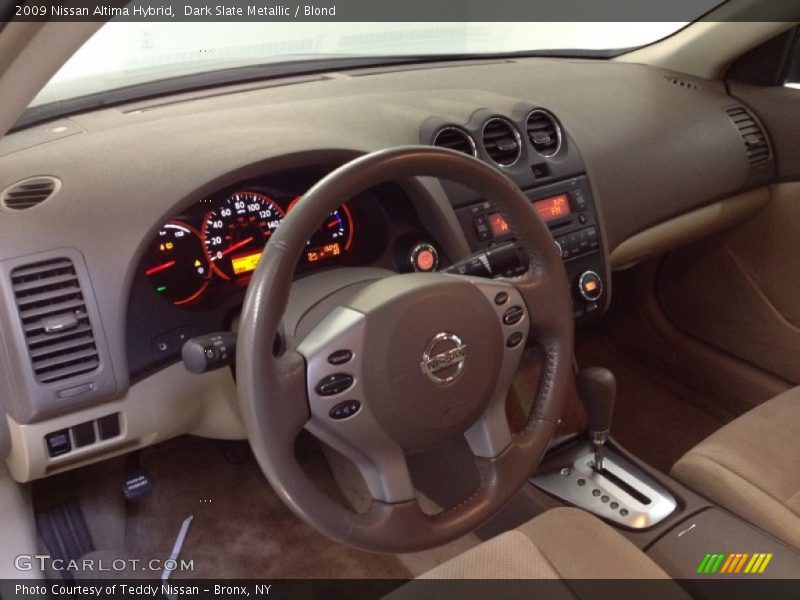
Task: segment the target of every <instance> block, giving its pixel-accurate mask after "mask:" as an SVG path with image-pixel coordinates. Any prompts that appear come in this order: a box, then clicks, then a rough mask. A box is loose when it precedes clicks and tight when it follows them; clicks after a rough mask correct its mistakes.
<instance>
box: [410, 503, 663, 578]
mask: <svg viewBox="0 0 800 600" xmlns="http://www.w3.org/2000/svg"><path fill="white" fill-rule="evenodd" d="M419 579H666V580H668V579H669V576H668V575H667V574H666V573H665V572H664V571H663V570H662V569H661V568H660V567H659V566H658V565H656V563H654V562H653V561H652V560H650V559H649V558H648V557H647V555H645V554H644V552H642V551H641V550H639V548H637V547H636V546H634V545H633V544H632V543H631V542H629V541H628V540H627V539H625V538H624V537H622V535H621V534H619V533H617V532H616V531H615V530H614V529H612V528H611V527H610V526H608V525H606V524H605V523H603V522H602V521H600V520H599V519H597V518H596V517H593V516H591V515H590V514H588V513H586V512H584V511H582V510H578V509H576V508H556V509H553V510H549V511H547V512H545V513H544V514H542V515H540V516H538V517H536V518H535V519H533V520H531V521H528V522H527V523H525V524H524V525H522V526H521V527H519V528H518V529H514V530H512V531H508V532H506V533H503V534H501V535H499V536H497V537H495V538H492V539H491V540H489V541H487V542H484V543H482V544H480V545H479V546H476V547H475V548H472V549H471V550H468V551H467V552H465V553H463V554H461V555H459V556H457V557H455V558H453V559H451V560H449V561H448V562H446V563H444V564H441V565H439V566H438V567H436V568H435V569H433V570H432V571H429V572H428V573H426V574H424V575H422V576H421V577H420V578H419ZM675 589H676V590H677V589H679V588H677V587H676V588H675Z"/></svg>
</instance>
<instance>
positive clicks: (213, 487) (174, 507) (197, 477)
mask: <svg viewBox="0 0 800 600" xmlns="http://www.w3.org/2000/svg"><path fill="white" fill-rule="evenodd" d="M141 464H142V467H143V468H144V469H146V470H147V471H148V472H149V473H150V475H151V476H152V478H153V481H154V483H155V488H154V490H153V492H152V493H151V494H150V495H148V496H146V497H145V498H143V499H141V500H140V501H139V502H137V503H135V504H132V505H130V507H129V509H128V514H127V518H126V526H127V530H126V535H125V540H126V550H127V552H128V553H130V554H131V555H132V556H133V557H134V558H143V559H145V558H153V557H168V556H169V555H170V552H171V550H172V544H173V542H174V540H175V538H176V536H177V534H178V531H179V529H180V525H181V522H182V521H183V520H184V519H185V518H186V517H187V516H189V515H190V514H191V515H194V520H193V522H192V525H191V528H190V530H189V534H188V536H187V538H186V543H185V545H184V547H183V550H182V552H181V555H180V556H181V558H184V559H192V560H194V571H193V572H183V573H180V572H177V571H176V572H175V573H174V574H173V576H172V577H173V578H176V579H177V578H203V577H207V578H215V579H216V578H326V579H327V578H364V577H366V578H408V577H409V576H410V574H409V572H408V570H407V569H406V568H405V567H404V566H403V565H402V563H401V562H400V561H399V560H398V559H397V558H396V557H394V556H386V555H378V554H370V553H366V552H360V551H358V550H354V549H351V548H348V547H346V546H343V545H340V544H337V543H335V542H333V541H331V540H329V539H328V538H326V537H325V536H323V535H322V534H320V533H318V532H317V531H315V530H314V529H313V528H311V527H310V526H308V525H307V524H306V523H304V522H302V521H301V520H300V519H298V518H297V517H295V516H294V514H293V513H291V511H290V510H289V509H288V508H287V507H286V506H285V505H284V504H283V502H282V501H281V500H280V499H279V498H278V496H277V495H276V494H275V493H274V492H273V490H272V489H271V487H270V486H269V485H268V483H267V482H266V480H265V479H264V476H263V474H262V473H261V470H260V468H259V467H258V464H257V463H256V462H255V460H253V459H252V458H250V459H249V460H245V461H243V462H241V463H240V464H231V463H230V462H229V461H227V460H225V458H224V457H223V454H222V452H221V451H220V448H219V444H218V443H216V442H213V441H209V440H202V439H197V438H181V439H179V440H175V441H173V442H168V443H166V444H162V445H160V446H157V447H155V448H151V449H148V450H146V451H143V452H142V456H141Z"/></svg>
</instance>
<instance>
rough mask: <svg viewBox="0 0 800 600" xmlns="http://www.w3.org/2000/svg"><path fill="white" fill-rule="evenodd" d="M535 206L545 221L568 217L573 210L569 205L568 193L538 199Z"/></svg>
mask: <svg viewBox="0 0 800 600" xmlns="http://www.w3.org/2000/svg"><path fill="white" fill-rule="evenodd" d="M533 208H534V209H536V212H537V213H539V216H540V217H541V218H542V220H543V221H545V222H547V221H553V220H555V219H559V218H561V217H566V216H567V215H568V214H570V213H571V212H572V211H571V209H570V207H569V198H568V196H567V195H566V194H559V195H558V196H553V197H552V198H545V199H544V200H537V201H536V202H534V203H533Z"/></svg>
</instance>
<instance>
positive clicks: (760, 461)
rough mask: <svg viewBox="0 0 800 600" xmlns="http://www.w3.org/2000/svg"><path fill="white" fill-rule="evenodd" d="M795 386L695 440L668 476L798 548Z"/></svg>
mask: <svg viewBox="0 0 800 600" xmlns="http://www.w3.org/2000/svg"><path fill="white" fill-rule="evenodd" d="M798 426H800V387H797V388H794V389H792V390H789V391H788V392H785V393H783V394H781V395H780V396H777V397H775V398H773V399H772V400H769V401H767V402H765V403H764V404H762V405H760V406H757V407H756V408H754V409H752V410H751V411H749V412H747V413H745V414H744V415H742V416H741V417H739V418H738V419H736V420H735V421H732V422H731V423H729V424H728V425H726V426H725V427H723V428H722V429H720V430H719V431H717V432H715V433H714V434H712V435H711V436H709V437H708V438H707V439H705V440H704V441H702V442H700V444H698V445H697V446H696V447H694V448H693V449H692V450H690V451H689V452H687V453H686V454H685V455H684V456H683V457H682V458H681V459H680V460H679V461H678V462H677V463H675V465H674V466H673V467H672V476H673V477H675V478H676V479H678V480H680V481H681V482H683V483H684V484H686V485H687V486H688V487H690V488H692V489H694V490H696V491H697V492H698V493H700V494H702V495H704V496H705V497H706V498H708V499H709V500H712V501H713V502H715V503H717V504H719V505H720V506H722V507H724V508H727V509H728V510H729V511H731V512H733V513H735V514H737V515H739V516H740V517H742V518H743V519H745V520H747V521H750V522H751V523H753V524H754V525H756V526H757V527H760V528H761V529H763V530H765V531H767V532H769V533H771V534H772V535H774V536H775V537H777V538H780V539H782V540H784V541H785V542H787V543H789V544H791V545H793V546H794V547H796V548H799V549H800V435H798Z"/></svg>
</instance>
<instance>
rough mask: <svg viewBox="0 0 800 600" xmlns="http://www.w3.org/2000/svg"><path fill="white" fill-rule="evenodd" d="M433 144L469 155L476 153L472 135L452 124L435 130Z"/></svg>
mask: <svg viewBox="0 0 800 600" xmlns="http://www.w3.org/2000/svg"><path fill="white" fill-rule="evenodd" d="M433 145H434V146H438V147H440V148H449V149H450V150H455V151H456V152H462V153H464V154H469V155H470V156H477V155H478V152H477V150H476V149H475V141H474V140H473V139H472V136H470V135H469V134H468V133H467V132H466V131H464V130H462V129H459V128H458V127H455V126H453V125H448V126H446V127H443V128H442V129H440V130H439V131H437V132H436V133H435V134H434V136H433Z"/></svg>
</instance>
